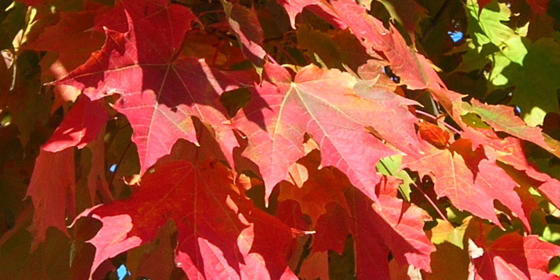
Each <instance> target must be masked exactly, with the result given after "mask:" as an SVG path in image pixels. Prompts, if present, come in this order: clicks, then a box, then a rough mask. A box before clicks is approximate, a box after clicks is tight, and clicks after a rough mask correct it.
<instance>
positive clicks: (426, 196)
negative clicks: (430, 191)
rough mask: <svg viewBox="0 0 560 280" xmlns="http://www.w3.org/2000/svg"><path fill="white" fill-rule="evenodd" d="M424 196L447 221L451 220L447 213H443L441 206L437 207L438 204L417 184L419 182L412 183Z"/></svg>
mask: <svg viewBox="0 0 560 280" xmlns="http://www.w3.org/2000/svg"><path fill="white" fill-rule="evenodd" d="M412 185H413V186H414V187H415V188H416V189H417V190H418V191H419V192H420V193H421V194H422V195H423V196H424V198H425V199H426V200H427V201H428V202H429V203H430V204H431V205H432V207H434V209H435V210H436V212H437V213H438V215H439V216H440V217H441V218H442V219H443V220H444V221H446V222H448V223H451V222H449V220H448V219H447V217H446V216H445V215H443V213H442V212H441V210H439V208H438V207H437V205H436V204H435V202H434V201H433V200H432V199H431V198H430V197H429V196H428V195H427V194H426V193H425V192H424V191H423V190H422V189H421V188H420V187H419V186H418V185H417V184H412Z"/></svg>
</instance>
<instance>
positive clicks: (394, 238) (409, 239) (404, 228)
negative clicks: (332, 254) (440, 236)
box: [302, 182, 435, 279]
mask: <svg viewBox="0 0 560 280" xmlns="http://www.w3.org/2000/svg"><path fill="white" fill-rule="evenodd" d="M384 184H385V183H384ZM390 184H394V182H392V183H390ZM381 185H382V184H381ZM347 199H348V204H349V205H350V209H351V212H350V213H348V212H347V210H344V209H343V208H342V207H340V206H338V205H337V204H330V205H329V207H328V211H327V213H326V214H324V215H323V216H322V217H321V218H320V219H319V222H318V225H317V233H316V234H315V235H314V240H313V245H312V246H313V247H312V248H313V250H314V251H324V250H327V249H330V250H335V251H337V252H339V253H341V252H342V249H343V247H344V241H345V239H346V235H347V234H349V233H350V234H352V236H353V239H354V250H355V257H356V268H357V270H356V273H357V276H358V278H359V279H362V278H364V279H368V278H371V279H391V277H390V273H389V262H388V257H389V253H391V255H392V256H393V257H394V258H395V259H396V260H397V262H398V263H399V264H400V265H405V264H410V265H413V266H415V267H417V268H421V269H423V270H425V271H430V270H431V269H430V254H431V253H432V252H433V251H435V248H434V246H433V245H432V244H431V242H430V241H429V239H428V238H427V237H426V235H425V234H424V231H423V225H424V220H425V219H426V218H427V215H426V213H425V212H423V211H422V210H421V209H420V208H418V207H416V206H414V205H409V204H407V203H404V202H403V201H402V200H400V199H397V198H394V197H391V196H388V195H385V194H383V193H381V194H380V195H379V202H377V203H373V202H372V201H371V200H370V199H369V198H367V197H365V196H364V195H363V194H362V193H361V192H359V191H356V190H350V191H349V192H348V195H347ZM302 203H305V202H302Z"/></svg>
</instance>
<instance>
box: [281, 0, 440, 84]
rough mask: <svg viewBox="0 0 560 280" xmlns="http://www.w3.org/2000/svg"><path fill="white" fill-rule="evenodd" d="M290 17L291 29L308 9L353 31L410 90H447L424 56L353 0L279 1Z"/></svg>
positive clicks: (396, 32)
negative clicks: (377, 53)
mask: <svg viewBox="0 0 560 280" xmlns="http://www.w3.org/2000/svg"><path fill="white" fill-rule="evenodd" d="M278 2H280V4H281V5H282V6H284V8H285V9H286V11H288V15H289V16H290V20H291V21H292V26H294V24H293V22H294V19H295V16H296V15H297V14H298V13H301V11H302V10H303V9H304V8H308V9H310V10H311V11H313V12H314V13H316V14H317V15H318V16H320V17H322V18H323V19H325V20H326V21H328V22H329V23H331V24H333V26H335V27H337V28H340V29H345V28H347V27H348V28H350V29H351V30H352V32H353V33H354V35H355V36H356V37H357V38H358V39H360V42H362V44H363V45H364V46H365V47H366V48H368V49H373V50H375V51H378V52H380V53H382V54H383V55H384V56H385V57H386V58H387V60H388V61H389V63H390V64H391V69H392V71H393V72H394V73H395V74H397V75H398V76H399V77H400V79H401V82H402V83H403V84H406V85H407V86H408V88H410V89H424V88H435V89H439V88H442V87H443V88H445V85H444V84H443V82H442V81H441V79H440V78H439V76H438V74H437V73H436V71H435V70H434V68H433V67H432V64H431V63H430V62H429V61H428V60H427V59H426V58H425V57H424V56H423V55H421V54H418V53H416V52H415V51H413V50H412V49H411V48H410V47H409V46H408V45H407V44H406V41H405V39H404V38H403V37H402V36H401V35H400V34H399V33H398V31H396V30H388V29H386V28H385V27H384V26H383V22H382V21H380V20H378V19H376V18H375V17H372V16H370V15H369V14H368V13H367V11H366V9H365V8H364V7H363V6H361V5H359V4H357V3H356V2H355V1H353V0H339V1H331V2H328V3H327V1H324V0H313V1H300V0H280V1H278Z"/></svg>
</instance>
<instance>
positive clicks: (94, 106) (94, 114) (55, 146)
mask: <svg viewBox="0 0 560 280" xmlns="http://www.w3.org/2000/svg"><path fill="white" fill-rule="evenodd" d="M108 119H109V114H107V111H105V108H104V107H103V104H101V103H100V102H99V100H96V101H91V100H90V99H89V97H87V96H82V97H81V98H80V99H79V100H78V101H77V102H76V104H74V106H73V107H72V109H71V110H70V112H69V113H68V115H66V117H65V118H64V120H63V121H62V123H61V124H60V125H59V126H58V127H57V128H56V130H55V131H54V133H53V135H52V136H51V138H49V140H48V141H47V143H45V144H44V145H43V150H45V151H49V152H58V151H62V150H64V149H66V148H69V147H78V148H80V149H81V148H83V147H84V146H85V145H87V144H88V143H89V142H91V141H92V140H93V139H95V137H97V134H98V133H99V132H100V131H101V129H102V128H103V125H105V123H106V122H107V120H108Z"/></svg>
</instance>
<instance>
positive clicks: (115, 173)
mask: <svg viewBox="0 0 560 280" xmlns="http://www.w3.org/2000/svg"><path fill="white" fill-rule="evenodd" d="M131 145H132V141H130V142H128V145H127V146H126V148H124V151H123V153H122V154H121V157H120V158H119V161H118V162H117V166H116V167H115V172H113V174H111V179H109V187H111V186H112V185H113V180H114V179H115V176H116V175H117V171H119V167H121V163H122V161H123V160H124V155H126V152H128V149H129V148H130V146H131Z"/></svg>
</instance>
